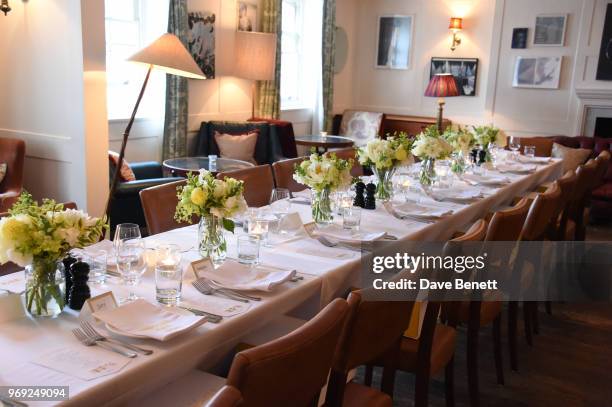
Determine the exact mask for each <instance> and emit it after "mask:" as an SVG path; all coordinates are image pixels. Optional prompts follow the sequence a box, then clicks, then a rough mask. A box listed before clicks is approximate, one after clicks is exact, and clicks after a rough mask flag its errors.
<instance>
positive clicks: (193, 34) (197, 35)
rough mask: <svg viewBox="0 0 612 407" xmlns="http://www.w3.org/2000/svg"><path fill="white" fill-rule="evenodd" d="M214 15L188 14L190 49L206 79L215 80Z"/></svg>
mask: <svg viewBox="0 0 612 407" xmlns="http://www.w3.org/2000/svg"><path fill="white" fill-rule="evenodd" d="M215 22H216V16H215V14H214V13H210V12H201V11H190V12H189V13H188V26H189V31H188V32H187V35H188V48H189V53H190V54H191V56H192V57H193V59H194V61H195V62H196V63H197V64H198V66H199V67H200V69H201V70H202V73H203V74H204V75H205V76H206V79H214V78H215V42H216V40H215V38H216V29H215Z"/></svg>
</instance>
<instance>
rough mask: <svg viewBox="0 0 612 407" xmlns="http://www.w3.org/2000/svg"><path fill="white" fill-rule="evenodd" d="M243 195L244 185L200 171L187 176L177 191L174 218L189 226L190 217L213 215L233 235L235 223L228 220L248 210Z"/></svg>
mask: <svg viewBox="0 0 612 407" xmlns="http://www.w3.org/2000/svg"><path fill="white" fill-rule="evenodd" d="M243 191H244V185H243V182H242V181H238V180H236V179H234V178H229V177H227V178H225V179H224V180H219V179H215V177H214V176H213V175H212V173H210V172H209V171H206V170H203V169H202V170H200V172H199V174H192V173H189V174H188V175H187V185H185V186H179V187H178V188H177V196H178V199H179V202H178V205H177V206H176V212H175V215H174V217H175V219H176V220H177V221H179V222H190V221H191V218H192V216H193V215H196V216H210V215H213V216H216V217H218V218H220V219H222V220H223V227H224V228H225V229H227V230H229V231H233V230H234V222H233V221H231V220H230V219H229V218H231V217H233V216H236V215H239V214H241V213H242V212H244V211H245V210H246V208H247V204H246V201H245V200H244V196H243Z"/></svg>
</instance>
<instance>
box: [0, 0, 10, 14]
mask: <svg viewBox="0 0 612 407" xmlns="http://www.w3.org/2000/svg"><path fill="white" fill-rule="evenodd" d="M0 11H2V12H3V13H4V15H7V14H8V12H9V11H11V6H9V4H8V0H2V4H0Z"/></svg>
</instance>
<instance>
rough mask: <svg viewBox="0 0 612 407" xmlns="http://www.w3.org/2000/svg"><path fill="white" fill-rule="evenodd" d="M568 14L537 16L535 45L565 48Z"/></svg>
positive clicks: (534, 35)
mask: <svg viewBox="0 0 612 407" xmlns="http://www.w3.org/2000/svg"><path fill="white" fill-rule="evenodd" d="M567 18H568V14H540V15H538V16H536V22H535V29H534V34H533V45H534V46H540V47H563V46H564V45H565V32H566V29H567Z"/></svg>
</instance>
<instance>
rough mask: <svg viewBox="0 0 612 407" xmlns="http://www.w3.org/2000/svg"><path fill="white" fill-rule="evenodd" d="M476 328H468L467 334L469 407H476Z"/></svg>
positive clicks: (477, 403)
mask: <svg viewBox="0 0 612 407" xmlns="http://www.w3.org/2000/svg"><path fill="white" fill-rule="evenodd" d="M478 331H479V330H478V327H473V328H468V332H467V374H468V375H467V376H468V392H469V394H470V405H471V406H472V407H478V405H479V397H478V334H479V332H478Z"/></svg>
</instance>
